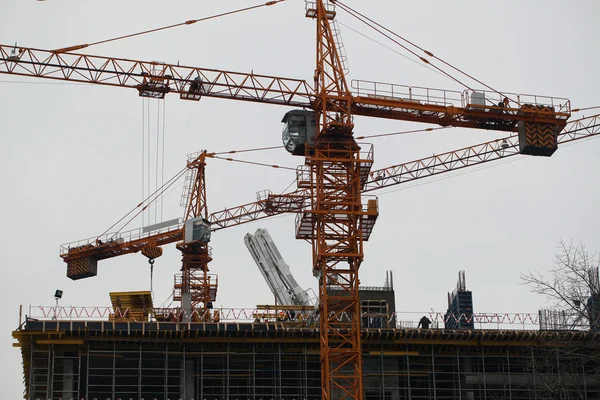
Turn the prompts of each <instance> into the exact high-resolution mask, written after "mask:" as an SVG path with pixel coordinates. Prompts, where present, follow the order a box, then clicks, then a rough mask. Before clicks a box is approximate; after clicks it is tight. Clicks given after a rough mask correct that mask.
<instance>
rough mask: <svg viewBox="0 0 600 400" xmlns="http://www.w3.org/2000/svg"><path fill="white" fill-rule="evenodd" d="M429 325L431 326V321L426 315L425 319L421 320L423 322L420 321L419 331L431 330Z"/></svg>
mask: <svg viewBox="0 0 600 400" xmlns="http://www.w3.org/2000/svg"><path fill="white" fill-rule="evenodd" d="M429 325H431V320H430V319H429V318H427V316H426V315H423V318H421V320H420V321H419V325H418V326H417V329H419V328H421V327H423V329H429Z"/></svg>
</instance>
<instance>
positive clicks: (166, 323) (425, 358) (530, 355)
mask: <svg viewBox="0 0 600 400" xmlns="http://www.w3.org/2000/svg"><path fill="white" fill-rule="evenodd" d="M460 289H463V290H465V289H466V287H465V284H464V275H462V280H461V279H460V277H459V285H458V287H457V291H455V292H454V293H453V295H454V296H455V297H456V296H459V295H460ZM332 290H333V289H332ZM469 294H470V292H469ZM393 295H394V292H393V286H392V282H391V275H389V276H388V279H387V280H386V284H385V285H384V286H383V287H379V288H377V287H369V288H363V290H361V297H362V299H361V303H362V306H363V318H362V334H361V339H362V354H363V382H364V387H363V390H364V398H365V399H366V400H375V399H377V400H399V399H465V400H466V399H473V400H474V399H548V398H556V399H599V398H600V374H599V367H600V365H599V361H600V357H599V356H600V347H599V345H598V344H599V343H600V340H599V339H600V338H599V337H598V335H599V333H598V332H595V331H593V330H578V331H573V330H570V331H558V330H553V331H548V330H514V329H512V330H506V329H475V328H469V329H460V328H461V327H464V326H465V324H464V323H463V322H465V323H466V325H469V324H471V325H473V323H474V321H475V320H476V319H477V314H473V315H470V316H465V315H464V314H461V315H456V314H449V313H447V314H446V315H445V316H444V318H443V319H444V322H445V323H446V325H452V326H453V327H454V328H453V329H446V328H445V327H444V326H438V325H436V324H435V323H434V325H433V328H429V329H416V328H406V327H399V326H400V325H402V324H403V323H405V322H406V321H402V322H401V321H396V319H395V310H394V308H393V303H394V299H393ZM366 297H368V299H367V298H366ZM377 297H378V298H379V299H378V300H377ZM111 299H112V303H113V305H112V307H110V311H111V313H110V314H109V315H107V317H106V318H95V317H94V315H92V316H91V318H90V316H87V317H88V318H85V319H82V318H77V317H73V314H72V311H73V310H72V309H71V310H70V311H69V313H70V315H68V313H67V311H65V310H64V309H59V310H58V311H57V310H52V311H51V312H50V314H48V315H47V316H46V317H45V318H36V319H33V318H27V319H26V321H25V322H24V323H23V324H22V326H21V327H20V328H19V329H18V330H17V331H15V332H14V333H13V335H14V337H15V338H16V339H17V340H18V346H20V347H21V351H22V355H23V371H24V380H25V387H26V391H25V398H27V399H31V400H34V399H62V400H65V399H86V400H87V399H90V400H91V399H98V400H100V399H103V400H104V399H110V400H116V399H135V400H141V399H146V400H147V399H159V400H167V399H171V400H175V399H177V400H179V399H182V400H191V399H194V400H204V399H206V400H209V399H210V400H237V399H239V400H241V399H252V400H275V399H278V400H279V399H286V400H288V399H289V400H294V399H306V400H317V399H321V365H320V351H319V330H318V327H317V326H318V325H317V324H315V321H314V319H315V318H318V316H317V317H315V315H314V312H313V311H311V312H303V311H302V310H301V309H300V308H296V310H298V311H290V310H291V309H292V308H291V307H289V306H288V307H285V306H281V308H280V309H274V310H269V309H266V310H265V309H263V310H260V311H258V310H254V312H253V313H252V315H251V316H250V315H245V316H241V315H240V314H239V313H238V314H237V317H236V318H233V317H231V316H229V315H227V311H226V310H221V311H220V312H218V313H216V314H215V313H214V311H213V315H218V316H219V318H218V319H219V320H218V321H215V320H214V318H213V321H211V322H206V321H205V322H173V321H172V320H173V315H171V316H170V318H165V317H164V316H165V310H159V311H153V310H154V309H153V308H152V301H151V298H150V295H149V292H130V293H112V294H111ZM388 302H391V304H392V307H388V306H387V305H388ZM452 303H453V302H452V301H450V304H449V312H450V311H451V309H452V307H455V305H453V304H452ZM469 307H470V309H471V310H472V303H471V304H470V305H469V304H467V308H469ZM122 310H124V311H122ZM80 312H81V310H80ZM172 312H174V313H175V312H177V310H176V309H174V310H172ZM153 313H154V315H153ZM310 313H313V315H309V314H310ZM384 313H386V314H385V315H384ZM98 315H100V314H98ZM450 315H451V317H452V318H454V319H455V320H452V319H449V318H450ZM248 317H250V318H254V320H248ZM480 318H481V317H480ZM175 319H177V318H175ZM463 319H464V320H465V321H461V320H463ZM467 319H468V321H467ZM434 322H435V321H434ZM457 327H458V328H457ZM334 395H335V392H334ZM340 397H341V396H340ZM334 398H337V396H336V397H334Z"/></svg>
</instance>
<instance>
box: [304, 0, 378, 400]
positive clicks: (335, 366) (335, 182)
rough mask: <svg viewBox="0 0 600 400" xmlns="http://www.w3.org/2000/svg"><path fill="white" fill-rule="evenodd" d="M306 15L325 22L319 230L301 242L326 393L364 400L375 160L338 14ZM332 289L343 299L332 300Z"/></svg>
mask: <svg viewBox="0 0 600 400" xmlns="http://www.w3.org/2000/svg"><path fill="white" fill-rule="evenodd" d="M306 16H307V17H309V18H315V19H316V23H317V37H316V40H317V60H316V69H315V77H314V78H315V92H316V98H317V100H316V102H315V106H314V108H313V110H314V111H315V113H316V121H317V127H316V128H317V135H316V140H315V142H314V145H313V144H307V146H306V148H305V156H306V160H305V163H306V165H307V166H308V167H309V168H310V170H311V173H310V176H311V182H310V191H311V199H312V204H311V210H309V211H308V212H306V213H304V214H303V215H302V217H304V219H311V221H312V229H311V231H310V233H309V234H308V235H306V236H305V237H300V238H301V239H309V240H310V241H311V244H312V253H313V257H312V258H313V274H315V275H316V276H318V277H319V315H320V318H319V332H320V344H321V345H320V349H321V393H322V398H323V399H324V400H330V399H334V398H335V399H340V400H343V399H354V400H362V398H363V388H362V349H361V340H360V335H361V332H360V302H359V298H358V285H359V280H358V269H359V267H360V264H361V262H362V260H363V238H362V234H363V232H362V229H361V227H360V219H361V213H362V204H361V179H360V176H361V173H360V172H361V164H363V163H365V162H368V160H361V159H360V148H359V146H358V145H357V144H356V142H355V140H354V138H353V137H352V129H353V127H354V125H353V122H352V112H351V105H352V95H351V93H350V91H349V90H348V85H347V83H346V79H345V77H344V71H343V66H342V63H341V61H340V57H339V54H338V51H337V48H336V42H335V39H334V35H333V32H332V27H331V25H330V20H333V18H334V17H335V10H334V9H333V7H331V6H330V5H329V4H327V6H326V5H325V3H324V2H323V0H317V1H316V2H315V3H312V4H308V7H307V12H306ZM370 162H372V160H370ZM297 237H298V236H297ZM332 285H333V286H335V287H336V289H337V292H336V294H330V293H329V287H330V286H332Z"/></svg>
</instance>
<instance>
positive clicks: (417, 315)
mask: <svg viewBox="0 0 600 400" xmlns="http://www.w3.org/2000/svg"><path fill="white" fill-rule="evenodd" d="M282 308H283V309H279V308H273V309H265V308H224V307H220V308H215V309H214V310H213V311H212V314H213V315H214V311H215V310H218V315H219V322H247V323H252V322H273V321H296V320H301V321H310V320H311V319H312V320H314V318H315V317H316V314H315V313H316V311H313V310H302V311H301V312H300V311H294V310H289V309H287V310H286V309H285V307H282ZM205 312H206V311H202V310H194V311H192V313H191V314H190V315H189V316H188V315H186V313H185V311H184V310H182V309H181V308H177V307H176V308H155V309H154V311H153V312H152V313H150V317H149V320H148V321H147V322H151V321H155V320H160V321H165V320H166V318H165V317H166V316H169V318H168V320H170V321H183V320H188V319H189V320H192V321H194V320H200V319H201V318H202V317H204V315H202V313H205ZM131 313H132V310H130V309H119V308H113V307H94V306H81V307H79V306H66V307H63V306H59V307H56V306H30V307H29V314H28V315H27V318H28V320H39V321H52V320H59V321H86V320H87V321H92V320H93V321H101V320H108V318H109V317H110V318H124V319H127V317H128V316H129V315H131ZM257 316H261V318H257ZM423 316H425V317H427V318H428V319H429V320H430V321H431V325H430V326H429V328H431V329H444V328H445V326H446V324H447V323H451V322H452V323H459V322H463V323H471V322H472V323H473V328H474V329H488V330H502V329H513V330H514V329H520V330H539V329H540V318H539V315H538V313H476V314H472V315H465V314H461V315H455V314H445V313H440V312H434V311H427V312H417V311H414V312H413V311H397V312H395V313H392V314H391V315H390V316H389V317H387V319H386V321H385V326H387V327H396V328H408V329H410V328H417V327H418V325H419V320H420V319H421V318H422V317H423ZM361 317H371V314H369V313H365V314H364V315H362V316H361ZM339 318H342V319H343V318H347V316H345V315H344V314H343V313H342V314H340V316H339ZM138 322H141V321H138ZM214 322H216V321H214ZM543 328H544V327H543ZM548 328H549V329H553V328H551V327H548ZM548 328H547V329H548ZM554 329H556V328H554ZM589 329H590V326H589V322H587V321H581V323H580V324H578V325H570V326H569V330H589Z"/></svg>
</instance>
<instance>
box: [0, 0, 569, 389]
mask: <svg viewBox="0 0 600 400" xmlns="http://www.w3.org/2000/svg"><path fill="white" fill-rule="evenodd" d="M335 15H336V14H335V10H334V9H333V8H332V7H331V5H329V4H327V5H326V4H325V3H324V1H323V0H317V1H316V2H314V3H311V4H310V6H309V7H308V8H307V13H306V16H307V17H309V18H314V19H315V21H316V26H317V42H316V49H317V60H316V68H315V74H314V88H312V87H311V86H310V85H309V84H307V83H306V82H305V81H303V80H297V79H285V78H279V77H270V76H264V75H255V74H253V73H250V74H247V73H235V72H228V71H220V70H208V69H201V68H193V67H180V66H175V65H169V64H159V63H154V62H143V61H135V60H125V59H116V58H107V57H96V56H88V55H81V54H75V53H71V52H70V50H69V49H70V48H66V49H62V50H59V51H45V50H36V49H30V48H25V47H19V48H16V46H15V47H13V46H3V45H0V73H6V74H14V75H25V76H34V77H43V78H49V79H60V80H67V81H76V82H88V83H93V84H100V85H109V86H120V87H130V88H135V89H136V90H137V91H138V92H139V95H140V96H143V97H151V98H164V97H165V95H166V94H167V93H171V92H176V93H179V95H180V98H181V99H183V100H192V101H198V100H200V98H201V97H202V96H209V97H220V98H229V99H238V100H245V101H255V102H265V103H271V104H279V105H287V106H295V107H304V108H307V109H310V110H312V111H313V112H314V114H304V115H303V114H301V113H300V114H299V113H298V112H297V111H296V112H294V111H290V112H289V113H288V114H287V115H286V118H284V122H285V128H284V142H285V144H286V148H287V149H288V150H289V151H291V152H292V153H293V154H296V155H302V156H305V168H304V169H303V176H304V177H305V178H306V179H302V180H299V181H298V184H299V189H300V190H303V189H304V190H306V191H307V193H308V199H309V201H310V205H309V206H308V208H302V209H301V213H300V218H299V220H298V222H297V237H299V238H301V239H308V240H310V241H311V243H312V253H313V271H314V273H315V274H317V275H318V276H319V277H320V283H319V292H320V305H319V311H320V313H321V318H320V324H321V326H320V328H321V329H320V335H321V336H320V338H321V363H322V393H323V398H324V399H326V400H329V399H332V398H336V399H362V398H363V393H362V370H361V368H362V366H361V350H360V349H361V348H360V318H359V304H358V284H359V280H358V269H359V267H360V264H361V263H362V260H363V242H364V240H366V238H367V237H368V234H369V232H370V229H372V226H373V222H374V220H373V218H372V217H373V216H375V217H376V215H377V212H376V204H375V211H373V210H369V209H368V208H367V210H364V209H363V207H362V199H361V192H362V190H363V189H364V185H365V184H366V183H367V181H368V178H369V176H371V175H370V167H371V165H372V162H373V159H372V152H370V151H368V150H367V151H361V148H360V147H359V145H358V144H357V143H356V141H355V140H354V138H353V135H352V131H353V115H365V116H374V117H380V118H388V119H398V120H406V121H416V122H425V123H434V124H439V125H442V126H461V127H472V128H478V129H488V130H498V131H508V132H515V131H518V132H519V141H518V143H519V152H520V153H521V154H531V155H544V156H550V155H551V154H552V153H553V152H554V151H555V150H556V148H557V146H558V134H559V133H560V132H561V131H562V130H563V128H564V127H565V125H566V121H567V119H568V118H569V116H570V112H571V110H570V102H569V101H568V100H567V99H559V98H550V97H545V98H544V97H539V96H531V97H529V96H520V95H510V100H509V99H508V97H507V100H509V101H508V103H506V102H505V103H502V104H501V103H496V102H495V101H496V100H498V99H495V100H494V101H490V100H489V99H490V98H493V97H494V96H496V95H500V93H490V92H485V91H472V90H467V91H464V92H453V91H446V90H435V89H424V88H414V87H408V86H401V85H390V84H378V83H374V82H369V81H353V82H352V89H353V92H354V93H352V92H351V91H350V87H349V86H348V84H347V82H346V79H345V75H344V71H343V67H342V65H341V61H340V56H339V54H338V51H337V48H336V40H335V37H334V34H333V30H332V27H331V21H332V20H333V19H334V18H335ZM501 97H504V96H503V95H502V96H501ZM302 116H303V117H304V120H303V119H302V118H296V117H302ZM312 120H314V122H315V126H314V127H311V126H310V122H311V121H312ZM302 124H304V125H303V126H302ZM311 129H313V131H314V134H312V135H311V134H310V133H311V132H312V131H311ZM392 182H393V181H392ZM203 188H204V186H203V184H202V185H199V186H198V188H197V190H199V192H198V193H199V196H200V197H199V199H202V195H201V193H202V190H203ZM293 204H296V206H293V207H292V208H294V211H298V207H297V203H293ZM188 212H190V210H188ZM191 215H194V216H195V217H194V218H200V220H202V218H204V219H206V216H207V210H206V209H194V210H193V212H192V214H189V215H188V216H191ZM188 221H189V220H188ZM191 221H194V219H192V220H191ZM364 221H370V222H369V223H368V224H365V223H364ZM186 222H187V221H186ZM196 222H198V221H196ZM184 231H187V230H184ZM179 234H181V232H180V233H179ZM172 239H173V237H170V238H164V237H163V238H162V242H160V241H159V240H157V241H156V245H160V244H161V243H163V244H164V242H168V241H169V240H172ZM138 244H141V243H138ZM147 244H148V243H145V244H144V245H147ZM111 245H113V244H112V243H111ZM122 245H124V243H121V244H118V245H116V247H115V249H116V248H117V247H118V248H119V249H120V250H118V251H117V253H118V252H119V251H122V250H123V247H119V246H122ZM205 245H207V243H205ZM102 246H106V244H103V245H102ZM102 246H100V247H102ZM132 246H133V245H132ZM179 247H180V250H182V252H183V253H184V257H183V259H184V260H183V264H184V266H183V271H184V272H185V273H186V274H190V273H191V271H196V272H198V271H202V272H201V273H200V276H201V277H204V278H206V277H207V275H206V272H207V271H208V268H207V264H208V262H209V261H210V256H209V254H208V248H207V247H206V246H199V245H195V244H194V245H191V244H186V243H185V238H184V242H183V244H182V245H180V246H179ZM85 251H89V252H92V253H94V252H96V250H92V249H83V250H81V251H77V253H80V255H81V254H84V253H85ZM147 252H148V253H152V251H150V249H149V250H148V251H147ZM109 254H111V253H110V252H109V251H107V252H104V250H102V252H101V254H98V255H100V256H106V257H108V256H110V255H109ZM73 255H75V253H74V254H73ZM106 257H105V258H106ZM68 258H69V256H68V253H67V256H66V257H65V260H67V259H68ZM73 261H74V259H73ZM186 279H188V278H182V281H181V288H182V289H181V296H182V299H183V298H184V297H186V296H187V293H189V292H191V291H192V286H193V284H192V283H191V278H189V280H187V281H186ZM202 285H205V286H206V285H207V281H206V280H205V281H203V283H201V286H202ZM330 285H335V286H336V289H337V290H338V291H339V293H340V294H336V295H335V296H330V295H329V294H328V286H330ZM340 289H341V290H340ZM201 293H202V294H201V295H199V297H197V298H196V300H194V297H193V296H191V299H190V300H189V302H188V303H190V304H191V303H192V302H194V301H198V302H203V303H204V307H205V308H206V307H208V303H209V301H208V298H209V296H208V294H207V293H208V292H207V291H201Z"/></svg>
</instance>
